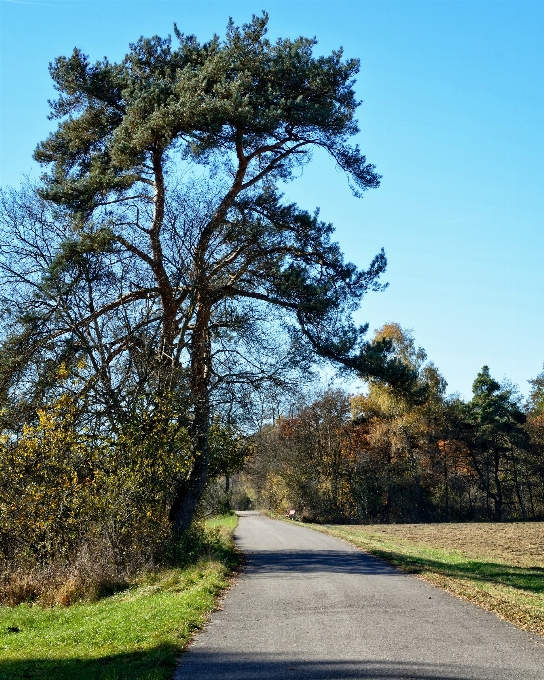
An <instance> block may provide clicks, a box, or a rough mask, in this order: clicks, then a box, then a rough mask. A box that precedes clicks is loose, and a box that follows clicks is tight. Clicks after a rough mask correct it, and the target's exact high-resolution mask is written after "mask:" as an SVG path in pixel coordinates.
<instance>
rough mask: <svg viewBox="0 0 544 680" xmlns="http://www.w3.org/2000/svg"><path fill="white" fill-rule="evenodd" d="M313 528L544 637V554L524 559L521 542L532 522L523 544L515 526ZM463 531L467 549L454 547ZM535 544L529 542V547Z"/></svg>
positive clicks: (521, 530)
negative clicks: (508, 542) (506, 536)
mask: <svg viewBox="0 0 544 680" xmlns="http://www.w3.org/2000/svg"><path fill="white" fill-rule="evenodd" d="M309 526H312V528H314V529H317V530H318V531H322V532H324V533H328V534H331V535H332V536H337V537H338V538H342V539H344V540H346V541H348V542H349V543H352V544H353V545H356V546H358V547H360V548H363V549H364V550H365V551H367V552H369V553H371V554H373V555H376V556H378V557H381V558H383V559H384V560H386V561H387V562H389V563H390V564H393V565H395V566H396V567H399V568H400V569H402V570H403V571H407V572H410V573H412V574H417V575H418V576H420V577H421V578H423V579H425V580H426V581H429V582H430V583H432V584H433V585H436V586H439V587H441V588H444V589H445V590H448V591H449V592H451V593H453V594H454V595H457V596H458V597H461V598H463V599H466V600H470V601H471V602H474V603H475V604H477V605H479V606H480V607H482V608H484V609H487V610H489V611H492V612H494V613H495V614H497V615H498V616H500V617H501V618H502V619H504V620H506V621H509V622H510V623H513V624H514V625H516V626H518V627H519V628H523V629H524V630H527V631H530V632H532V633H536V634H537V635H541V636H544V555H540V557H539V558H538V557H537V558H535V559H532V560H526V559H523V550H522V549H521V550H520V544H521V546H522V545H523V541H524V540H527V538H526V537H525V536H524V527H525V526H527V525H523V524H520V525H518V526H519V532H517V533H518V540H517V543H516V542H515V535H516V530H515V525H493V524H484V525H482V524H480V525H477V524H463V525H450V524H442V525H440V524H435V525H393V526H392V527H388V526H384V525H377V526H342V525H326V526H318V525H309ZM529 526H530V527H531V528H532V532H533V533H534V534H535V536H536V535H541V532H542V531H543V530H544V525H543V524H542V523H540V526H536V525H529ZM406 527H408V528H406ZM501 527H505V528H506V529H507V530H508V532H509V533H510V534H512V539H513V540H514V543H513V544H512V549H511V550H505V549H503V550H502V551H499V554H500V555H501V556H502V559H501V557H498V556H497V552H498V551H497V549H496V547H497V544H498V543H500V539H501V535H502V532H501ZM513 527H514V528H513ZM448 532H449V533H450V534H453V536H451V535H448ZM460 534H462V535H463V540H462V541H461V543H462V545H463V549H459V548H456V547H453V546H455V545H458V544H459V542H460V541H459V540H454V539H455V538H456V537H458V536H457V535H460ZM533 543H534V541H533ZM531 545H532V544H531V543H529V542H528V543H527V546H528V547H527V550H530V547H531ZM516 553H518V554H521V558H520V559H518V558H516V557H514V556H513V555H515V554H516ZM528 562H529V563H528Z"/></svg>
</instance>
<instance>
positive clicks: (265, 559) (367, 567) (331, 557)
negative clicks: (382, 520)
mask: <svg viewBox="0 0 544 680" xmlns="http://www.w3.org/2000/svg"><path fill="white" fill-rule="evenodd" d="M245 555H246V557H247V560H248V561H247V566H246V572H247V573H248V574H274V573H276V574H277V573H282V572H298V573H323V572H325V573H335V574H364V575H366V576H372V575H375V576H384V575H385V576H387V575H391V576H398V575H399V571H398V570H397V569H395V568H394V567H391V566H390V565H388V564H386V563H385V562H383V561H382V560H380V559H377V558H375V557H371V556H370V555H367V554H365V553H362V552H358V551H357V552H355V551H354V552H351V551H349V552H348V551H343V550H284V551H279V550H271V551H268V550H253V551H247V552H246V553H245Z"/></svg>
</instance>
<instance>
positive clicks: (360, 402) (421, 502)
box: [351, 323, 446, 521]
mask: <svg viewBox="0 0 544 680" xmlns="http://www.w3.org/2000/svg"><path fill="white" fill-rule="evenodd" d="M384 341H388V342H390V343H391V345H392V351H393V353H394V356H395V357H396V358H397V360H398V361H400V362H402V363H403V364H404V365H405V366H406V367H407V368H408V369H409V370H410V371H412V372H413V373H414V375H416V376H417V378H416V385H417V387H416V388H415V389H414V390H412V392H411V393H410V394H404V393H402V392H399V390H396V389H394V388H392V387H391V386H388V385H384V384H383V383H380V382H378V381H376V380H370V382H369V388H368V392H367V394H363V395H360V396H357V397H354V398H353V399H352V402H351V406H352V413H353V417H354V419H355V421H356V422H359V423H361V424H362V425H363V424H364V427H365V430H366V432H367V444H366V451H367V471H366V474H365V475H364V477H365V480H366V481H365V484H366V485H368V481H369V480H370V479H373V480H374V481H373V483H372V484H371V485H370V487H369V488H373V493H374V495H376V491H375V490H376V488H378V487H381V493H380V494H379V495H380V497H381V498H382V499H383V501H384V503H383V508H382V509H381V511H380V514H381V515H382V519H385V520H387V521H390V520H392V519H395V518H412V519H415V520H421V519H423V518H425V516H426V513H427V510H428V508H427V505H428V503H427V501H426V498H425V496H426V493H427V490H428V487H429V482H430V478H431V476H432V473H433V471H434V468H435V467H436V464H437V459H438V458H439V457H440V450H439V446H438V443H439V441H440V440H441V439H443V438H444V434H443V432H444V429H443V426H444V422H443V421H444V394H445V389H446V381H445V380H444V378H443V377H442V376H441V375H440V373H439V372H438V370H437V369H436V367H435V366H434V365H433V364H432V363H430V362H427V355H426V353H425V351H424V350H423V349H422V348H421V347H417V346H416V344H415V340H414V338H413V336H412V334H411V332H410V331H407V330H404V329H403V328H401V326H400V325H399V324H397V323H388V324H385V325H384V326H383V327H382V328H381V329H380V330H378V331H377V332H376V334H375V336H374V342H384ZM376 511H378V509H377V508H375V510H374V512H376Z"/></svg>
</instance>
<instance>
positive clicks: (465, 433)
mask: <svg viewBox="0 0 544 680" xmlns="http://www.w3.org/2000/svg"><path fill="white" fill-rule="evenodd" d="M371 342H372V343H380V342H390V343H391V346H392V354H393V356H394V357H396V358H397V360H398V361H399V362H402V363H404V364H405V365H406V366H407V368H408V369H410V370H411V371H413V372H414V374H415V375H416V376H417V380H416V384H417V387H416V392H417V391H418V390H419V395H420V396H419V397H418V398H415V397H414V395H413V394H412V395H408V396H407V395H403V394H401V393H400V392H399V391H398V390H396V389H394V388H392V387H390V386H387V385H384V384H383V383H380V382H379V381H376V380H370V381H367V389H366V390H365V391H364V392H362V393H359V394H357V395H350V394H349V393H348V392H347V391H345V390H343V389H328V390H325V391H321V392H314V393H313V394H309V395H308V396H307V397H304V398H299V399H298V400H296V399H293V400H291V402H290V403H288V404H286V405H284V410H283V412H282V415H281V416H280V417H277V416H276V418H275V420H274V422H273V423H268V424H265V425H264V426H263V427H262V428H261V429H260V430H259V432H258V433H257V434H256V435H255V437H254V449H255V453H254V455H253V456H252V457H251V458H250V460H249V464H248V466H247V467H246V470H245V472H244V475H243V478H242V486H243V488H244V489H245V494H246V496H247V497H249V498H250V499H253V502H254V505H255V507H264V508H267V509H270V510H272V511H274V512H278V513H280V514H285V513H286V512H288V511H289V509H290V508H295V509H296V511H297V516H298V517H300V518H301V519H303V520H305V521H308V522H318V523H329V524H330V523H334V524H340V523H345V522H346V523H350V524H378V523H379V524H390V523H393V524H398V523H406V522H418V523H424V522H452V521H460V522H463V521H478V520H484V521H495V522H500V521H504V520H508V521H512V520H526V519H530V520H536V519H542V518H544V372H542V373H541V374H540V375H538V376H537V377H536V378H534V379H533V380H531V381H530V383H531V386H532V389H531V391H530V395H529V398H528V399H526V400H524V399H522V397H521V396H520V394H519V392H518V391H517V389H516V387H515V386H514V385H512V384H511V383H509V382H508V381H507V380H503V381H502V382H498V381H497V380H495V379H494V378H493V376H492V375H491V373H490V371H489V368H488V367H487V366H484V367H482V369H481V370H480V372H479V373H478V375H477V376H476V377H475V380H474V383H473V394H472V398H471V399H470V400H467V401H465V400H463V399H461V398H460V397H459V395H456V394H453V395H451V394H447V391H446V388H447V383H446V380H445V379H444V378H443V376H442V375H441V374H440V372H439V370H438V368H437V367H436V366H435V365H434V364H433V363H432V362H431V361H428V359H427V356H426V353H425V351H424V350H423V349H422V348H421V347H418V346H417V345H416V342H415V339H414V337H413V335H412V333H411V332H410V331H407V330H405V329H403V328H401V327H400V326H399V325H398V324H396V323H388V324H386V325H385V326H383V327H382V328H380V329H379V330H377V331H376V333H375V336H374V338H373V339H372V341H371ZM238 496H239V497H241V494H238Z"/></svg>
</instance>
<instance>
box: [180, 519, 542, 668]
mask: <svg viewBox="0 0 544 680" xmlns="http://www.w3.org/2000/svg"><path fill="white" fill-rule="evenodd" d="M235 539H236V542H237V544H238V546H239V547H240V549H241V550H242V551H243V552H244V553H245V555H246V557H247V564H246V567H245V569H244V571H243V573H242V574H241V575H240V577H239V579H238V582H237V583H236V585H235V586H234V587H233V588H232V589H231V590H230V591H229V592H228V594H227V596H226V599H225V601H224V606H223V609H222V610H221V611H218V612H215V613H214V614H213V616H212V619H211V622H210V623H209V625H208V626H207V627H206V629H205V630H204V631H203V632H202V633H200V634H198V635H197V636H196V638H195V641H194V642H193V644H192V646H191V647H190V649H189V651H188V652H187V653H186V654H184V656H183V658H182V661H181V665H180V667H179V669H178V672H177V674H176V680H187V679H188V678H191V680H280V679H282V680H283V679H285V678H305V679H311V680H325V679H327V680H337V679H338V680H340V678H342V679H346V678H351V679H355V678H379V679H381V680H384V679H385V680H415V679H420V678H421V679H425V680H439V679H440V680H445V679H455V680H469V679H470V680H480V679H484V678H485V680H544V644H542V642H541V641H539V640H538V639H537V638H536V637H534V636H531V635H529V634H527V633H524V632H523V631H519V630H517V629H516V628H514V626H512V625H510V624H508V623H505V622H503V621H501V620H500V619H498V618H497V617H496V616H495V615H493V614H490V613H489V612H485V611H483V610H481V609H479V608H478V607H476V606H475V605H472V604H470V603H467V602H463V601H462V600H458V599H457V598H455V597H453V596H452V595H449V594H448V593H446V592H444V591H441V590H439V589H438V588H434V587H433V586H431V585H429V584H427V583H425V582H424V581H422V580H420V579H418V578H416V577H414V576H409V575H405V574H402V573H401V572H399V571H397V570H396V569H394V568H393V567H390V566H388V565H387V564H386V563H385V562H382V561H381V560H379V559H377V558H375V557H372V556H370V555H367V554H366V553H364V552H362V551H360V550H358V549H356V548H352V547H351V546H349V545H348V544H346V543H344V542H343V541H340V540H338V539H336V538H333V537H331V536H327V535H325V534H321V533H318V532H316V531H312V530H311V529H307V528H305V527H304V526H301V525H300V524H298V523H296V522H293V523H287V522H279V521H274V520H271V519H268V518H267V517H264V516H260V515H250V516H244V517H241V518H240V522H239V525H238V528H237V529H236V533H235Z"/></svg>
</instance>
